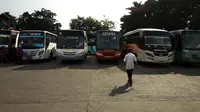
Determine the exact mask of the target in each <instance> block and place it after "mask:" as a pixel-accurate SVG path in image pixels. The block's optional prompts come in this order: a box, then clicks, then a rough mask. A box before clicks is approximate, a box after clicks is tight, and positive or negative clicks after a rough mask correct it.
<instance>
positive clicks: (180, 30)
mask: <svg viewBox="0 0 200 112" xmlns="http://www.w3.org/2000/svg"><path fill="white" fill-rule="evenodd" d="M182 31H200V30H193V29H179V30H172V31H170V32H182Z"/></svg>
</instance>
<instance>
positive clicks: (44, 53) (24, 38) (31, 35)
mask: <svg viewBox="0 0 200 112" xmlns="http://www.w3.org/2000/svg"><path fill="white" fill-rule="evenodd" d="M56 39H57V35H56V34H54V33H51V32H48V31H41V30H23V31H21V32H20V36H19V44H21V46H22V49H23V57H22V60H40V59H49V60H51V59H52V58H55V57H56Z"/></svg>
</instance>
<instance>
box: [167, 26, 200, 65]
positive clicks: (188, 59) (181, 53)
mask: <svg viewBox="0 0 200 112" xmlns="http://www.w3.org/2000/svg"><path fill="white" fill-rule="evenodd" d="M170 33H171V34H173V35H174V36H175V38H174V42H173V45H174V50H175V62H176V63H179V64H184V65H189V64H192V63H200V30H186V29H183V30H176V31H170Z"/></svg>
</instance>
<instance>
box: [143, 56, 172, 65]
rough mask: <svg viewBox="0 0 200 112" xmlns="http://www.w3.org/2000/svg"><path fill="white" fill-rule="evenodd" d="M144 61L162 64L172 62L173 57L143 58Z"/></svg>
mask: <svg viewBox="0 0 200 112" xmlns="http://www.w3.org/2000/svg"><path fill="white" fill-rule="evenodd" d="M144 62H149V63H160V64H164V63H172V62H174V60H173V58H167V57H166V58H158V57H156V58H147V59H145V60H144Z"/></svg>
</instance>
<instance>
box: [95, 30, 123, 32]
mask: <svg viewBox="0 0 200 112" xmlns="http://www.w3.org/2000/svg"><path fill="white" fill-rule="evenodd" d="M103 31H106V32H120V31H114V30H98V31H97V32H103Z"/></svg>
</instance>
